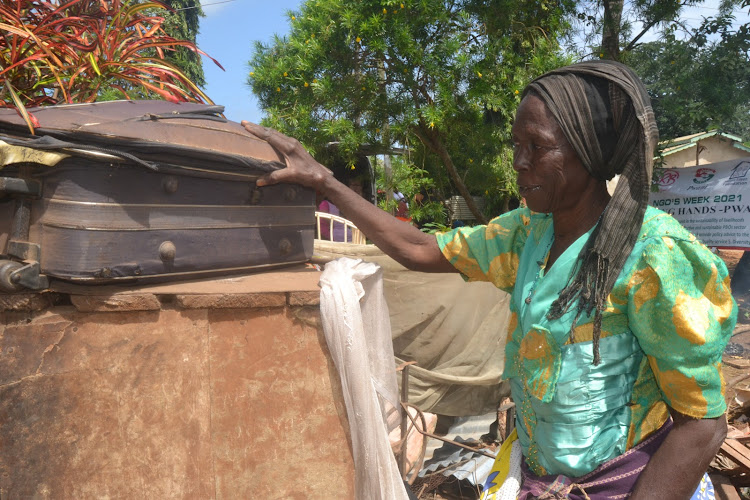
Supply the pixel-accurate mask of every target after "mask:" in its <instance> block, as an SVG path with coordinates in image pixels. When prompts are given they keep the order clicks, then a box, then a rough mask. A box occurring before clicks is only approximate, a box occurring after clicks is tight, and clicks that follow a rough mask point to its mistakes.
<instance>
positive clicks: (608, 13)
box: [602, 0, 624, 61]
mask: <svg viewBox="0 0 750 500" xmlns="http://www.w3.org/2000/svg"><path fill="white" fill-rule="evenodd" d="M623 3H624V0H604V25H603V26H602V53H603V54H604V58H605V59H611V60H613V61H619V60H620V28H621V26H622V8H623Z"/></svg>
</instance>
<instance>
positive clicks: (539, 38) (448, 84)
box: [248, 0, 570, 221]
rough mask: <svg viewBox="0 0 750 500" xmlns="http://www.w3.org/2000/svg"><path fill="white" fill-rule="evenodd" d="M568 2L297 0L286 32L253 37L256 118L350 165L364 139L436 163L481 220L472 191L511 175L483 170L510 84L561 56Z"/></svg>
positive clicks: (502, 123) (514, 90) (495, 152)
mask: <svg viewBox="0 0 750 500" xmlns="http://www.w3.org/2000/svg"><path fill="white" fill-rule="evenodd" d="M569 10H570V5H569V4H566V3H560V2H558V1H555V0H553V1H548V0H542V1H539V2H524V1H523V0H456V1H446V0H402V1H399V0H347V1H344V0H307V1H305V2H304V3H303V4H302V6H301V7H300V11H299V12H290V13H289V19H290V22H291V32H290V34H289V36H288V37H287V38H282V37H276V38H275V39H274V40H273V42H272V43H271V44H270V45H264V44H262V43H257V44H256V46H255V53H254V55H253V58H252V60H251V61H250V67H251V70H252V71H251V73H250V78H249V79H248V83H249V85H250V86H251V88H252V90H253V92H254V93H255V94H256V95H257V96H258V99H259V102H260V104H261V106H262V107H263V108H264V109H265V110H266V112H267V114H268V115H267V118H266V119H265V120H264V122H265V123H266V124H267V125H269V126H272V127H274V128H277V129H279V130H281V131H283V132H285V133H287V134H290V135H293V136H295V137H297V138H298V139H300V141H301V142H303V144H305V145H306V146H307V147H308V148H309V149H311V151H312V152H313V153H314V154H316V156H318V157H320V156H322V155H324V154H326V150H325V145H326V144H327V143H329V142H331V141H337V142H338V144H339V148H338V151H339V153H340V154H344V155H348V157H349V158H350V161H353V158H354V156H355V155H356V153H357V152H358V151H359V150H360V149H361V148H362V146H363V145H365V144H366V145H369V146H370V149H373V148H374V149H376V150H378V151H379V152H380V153H385V152H388V151H390V149H391V148H392V146H394V145H400V146H403V147H406V148H407V149H408V150H410V151H411V152H412V157H416V158H420V157H422V158H426V157H430V158H432V159H433V161H434V162H435V163H437V164H439V165H440V167H441V170H442V171H443V172H444V173H445V174H446V175H447V177H448V178H449V179H450V183H451V185H452V186H453V187H454V188H455V189H456V190H457V191H458V192H459V193H460V194H461V195H462V196H463V197H464V198H465V199H466V201H467V203H468V204H469V206H470V208H471V210H472V212H473V213H474V215H475V217H476V218H477V219H478V220H480V221H486V218H485V216H484V214H482V213H480V212H479V210H478V209H477V207H476V206H475V205H474V203H473V199H472V197H471V195H472V194H482V193H483V192H484V191H485V189H486V188H487V187H488V186H491V185H492V184H493V183H494V182H498V183H499V182H507V179H508V178H513V177H514V176H513V175H502V176H499V177H498V176H496V175H495V171H496V170H497V168H495V169H494V170H493V167H497V166H498V161H499V160H498V159H499V158H505V159H507V158H509V155H507V154H503V151H505V152H506V153H507V150H508V149H507V148H508V145H509V143H510V140H509V130H510V125H511V121H512V117H513V115H514V112H515V108H516V106H517V104H518V100H519V95H518V94H519V92H520V90H521V89H522V88H523V87H524V85H525V84H526V83H527V82H528V80H529V79H530V78H531V77H533V76H536V75H539V74H541V73H543V72H544V71H546V70H548V69H550V68H552V67H556V66H559V65H560V64H561V63H562V62H563V58H562V57H561V55H560V53H559V51H558V50H557V49H558V46H557V42H556V37H557V35H558V34H559V33H560V32H561V31H563V30H564V29H565V28H566V25H565V24H564V22H563V17H564V15H565V13H566V12H568V11H569ZM423 163H424V164H425V165H426V164H429V163H432V162H423ZM510 169H511V163H510V162H509V161H504V162H503V163H502V164H501V165H500V169H499V170H500V171H502V172H504V173H506V174H507V173H509V171H510ZM473 176H476V177H478V178H479V182H476V183H471V182H469V179H471V178H472V177H473ZM513 186H514V184H513V182H511V183H510V185H506V186H503V189H505V190H506V192H512V190H513V189H514V187H513Z"/></svg>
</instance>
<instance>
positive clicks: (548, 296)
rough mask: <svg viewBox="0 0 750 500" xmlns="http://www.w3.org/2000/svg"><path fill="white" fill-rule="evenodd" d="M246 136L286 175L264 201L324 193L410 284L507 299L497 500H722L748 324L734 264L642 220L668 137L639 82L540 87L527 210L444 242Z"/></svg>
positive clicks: (658, 222)
mask: <svg viewBox="0 0 750 500" xmlns="http://www.w3.org/2000/svg"><path fill="white" fill-rule="evenodd" d="M245 127H246V129H247V130H248V131H249V132H251V133H253V134H255V135H257V136H258V137H260V138H262V139H264V140H266V141H268V143H269V144H271V145H272V146H273V147H274V148H275V149H276V150H277V151H278V152H279V154H280V155H281V156H282V157H283V158H284V160H285V161H286V165H287V168H285V169H281V170H277V171H275V172H273V173H271V174H268V175H266V176H265V177H263V178H261V179H259V180H258V185H260V186H263V185H268V184H274V183H277V182H294V183H299V184H302V185H305V186H309V187H312V188H315V189H318V190H320V191H321V192H323V193H324V194H325V195H326V196H328V197H329V198H330V199H331V200H333V201H334V202H335V203H336V204H337V205H338V206H340V207H342V208H343V209H344V210H345V212H346V213H347V215H348V216H349V217H350V218H351V219H352V220H353V221H354V223H355V224H356V225H357V226H358V227H359V228H360V229H361V230H362V231H363V232H364V233H365V234H366V235H367V236H368V238H370V239H371V240H372V241H373V242H374V243H375V244H376V245H377V246H378V247H379V248H380V249H381V250H383V251H384V252H385V253H387V254H388V255H390V256H391V257H393V258H394V259H395V260H397V261H398V262H400V263H401V264H403V265H404V266H405V267H407V268H409V269H414V270H418V271H425V272H459V273H461V274H462V275H463V276H464V278H465V279H467V280H482V281H490V282H492V283H493V284H494V285H495V286H497V287H498V288H501V289H503V290H506V291H507V292H508V293H510V294H511V301H510V303H511V306H510V310H511V321H510V326H509V328H508V332H507V341H506V348H505V361H504V363H505V365H504V376H505V377H506V378H508V379H509V381H510V385H511V391H512V396H513V400H514V401H515V404H516V433H515V434H513V435H512V436H511V438H510V439H509V440H508V442H509V443H513V444H512V445H511V446H512V447H513V448H517V449H520V453H517V454H515V453H511V454H510V455H506V454H500V456H499V457H498V462H497V463H496V465H495V468H494V469H493V472H492V473H491V474H490V476H489V477H488V478H487V481H486V482H485V487H484V493H483V495H484V497H485V498H488V499H490V498H496V496H495V495H498V494H499V492H500V490H503V488H505V487H506V486H508V487H511V486H513V487H516V490H514V492H513V493H512V496H510V497H509V498H513V497H515V498H518V499H519V500H526V499H532V498H546V499H565V498H569V499H576V500H578V499H590V500H603V499H611V498H626V497H627V498H629V499H630V500H644V499H645V500H654V499H658V500H686V499H691V498H695V499H700V498H712V488H711V485H710V480H709V479H708V476H707V475H706V474H705V472H706V469H707V467H708V464H709V462H710V461H711V459H712V458H713V457H714V456H715V454H716V452H717V450H718V449H719V447H720V445H721V443H722V442H723V439H724V437H725V435H726V429H727V426H726V418H725V415H724V412H725V410H726V404H725V400H724V383H723V378H722V373H721V358H722V352H723V350H724V347H725V346H726V344H727V341H728V339H729V337H730V336H731V334H732V330H733V328H734V325H735V322H736V319H737V306H736V304H735V302H734V300H733V298H732V295H731V292H730V289H729V277H728V273H727V269H726V266H725V265H724V263H723V262H722V261H721V260H720V259H719V258H718V257H717V256H715V255H714V254H712V253H711V251H709V250H708V249H707V248H706V247H705V246H704V245H703V244H701V243H700V242H699V241H698V240H696V238H695V237H694V236H693V235H692V234H690V233H689V232H688V231H687V230H685V229H684V228H683V227H681V226H680V224H679V223H678V222H677V221H676V220H675V219H674V218H673V217H671V216H670V215H668V214H666V213H664V212H661V211H660V210H658V209H656V208H653V207H648V193H649V189H650V184H651V173H652V166H653V165H652V162H653V156H654V149H655V146H656V143H657V141H658V131H657V128H656V123H655V120H654V115H653V110H652V108H651V103H650V100H649V97H648V94H647V92H646V89H645V87H644V85H643V83H642V82H641V81H640V80H639V79H638V77H637V76H636V75H635V74H634V73H633V71H632V70H630V69H629V68H628V67H626V66H624V65H622V64H619V63H615V62H612V61H591V62H586V63H579V64H575V65H572V66H567V67H564V68H559V69H557V70H553V71H551V72H549V73H547V74H545V75H543V76H541V77H539V78H537V79H536V80H534V81H533V82H531V83H530V84H529V85H528V86H527V87H526V89H525V90H524V91H523V93H522V100H521V103H520V105H519V107H518V110H517V113H516V117H515V121H514V123H513V127H512V141H513V144H514V159H513V168H514V169H515V171H516V173H517V175H518V186H519V190H520V194H521V196H523V197H524V198H525V200H526V204H527V206H522V207H519V208H518V209H516V210H513V211H511V212H508V213H505V214H503V215H501V216H499V217H497V218H495V219H493V220H492V221H490V223H489V224H487V225H486V226H474V227H460V228H457V229H454V230H452V231H450V232H448V233H444V234H438V235H437V236H435V235H430V234H426V233H423V232H421V231H419V230H418V229H416V228H415V227H413V226H411V225H410V224H406V223H404V222H401V221H399V220H397V219H395V218H393V217H391V216H390V215H389V214H387V213H385V212H383V211H381V210H379V209H377V208H376V207H374V206H372V205H371V204H369V203H366V202H365V201H364V200H362V199H361V197H359V196H358V195H356V194H355V193H353V192H352V191H351V190H349V189H348V188H347V187H346V186H344V185H343V184H341V183H340V182H338V181H336V180H335V179H334V178H333V177H332V176H331V175H330V173H329V172H328V171H327V169H326V168H325V167H323V166H322V165H320V164H319V163H318V162H316V161H315V160H314V159H313V158H312V157H311V156H310V155H309V154H308V153H307V152H306V151H305V150H304V148H303V147H302V146H301V145H300V144H299V142H298V141H296V140H294V139H291V138H288V137H286V136H283V135H282V134H279V133H278V132H275V131H273V130H269V129H265V128H263V127H259V126H257V125H254V124H250V123H245ZM616 174H620V180H619V182H618V184H617V188H616V189H615V191H614V194H613V195H612V196H610V194H609V193H608V192H607V188H606V181H607V180H608V179H611V178H612V177H614V175H616ZM514 457H518V463H516V462H515V459H514ZM505 460H507V461H509V462H513V463H509V462H504V461H505ZM505 471H512V473H511V472H508V476H507V477H509V479H508V480H507V481H505V482H504V479H505V478H506V475H505ZM516 473H517V474H518V476H517V477H518V478H519V479H520V487H519V486H518V485H517V484H515V483H513V482H512V481H511V480H512V479H514V477H511V476H513V474H516Z"/></svg>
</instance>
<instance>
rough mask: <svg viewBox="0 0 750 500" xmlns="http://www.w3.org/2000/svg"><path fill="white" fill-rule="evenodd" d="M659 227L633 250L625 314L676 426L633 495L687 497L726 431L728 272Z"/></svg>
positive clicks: (730, 317)
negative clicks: (634, 256)
mask: <svg viewBox="0 0 750 500" xmlns="http://www.w3.org/2000/svg"><path fill="white" fill-rule="evenodd" d="M670 220H671V219H670ZM675 224H676V223H675ZM665 226H666V227H665V228H663V233H664V234H665V236H662V237H661V238H653V239H651V240H649V241H648V242H647V244H646V245H645V247H644V248H642V249H640V250H639V254H638V255H639V256H640V259H639V262H638V263H637V265H636V266H635V271H634V273H633V279H631V281H630V285H631V286H630V294H629V306H628V309H629V311H628V316H629V322H630V326H631V330H632V331H633V332H634V333H635V335H636V336H637V337H638V342H639V344H640V345H641V348H642V349H643V351H644V353H645V354H646V355H647V357H648V362H649V365H650V367H651V371H652V373H653V375H654V379H655V382H656V384H657V385H658V387H659V391H660V396H661V398H662V401H663V402H664V403H665V404H666V405H667V407H668V408H669V412H670V414H671V415H672V420H673V421H674V426H673V428H672V430H671V431H670V432H669V434H668V435H667V437H666V438H665V440H664V441H663V443H662V445H661V446H660V447H659V449H658V450H657V452H656V453H655V454H654V455H653V457H652V458H651V460H650V461H649V463H648V465H647V466H646V468H645V469H644V471H643V472H642V473H641V476H640V478H639V479H638V482H637V483H636V487H635V490H634V491H633V495H632V496H631V497H630V498H631V499H652V498H659V499H677V500H687V499H689V498H690V497H691V495H692V494H693V492H694V491H695V489H696V488H697V487H698V485H699V483H700V480H701V477H702V476H703V474H704V473H705V472H706V470H707V469H708V465H709V463H710V462H711V459H712V458H713V457H714V456H715V454H716V452H717V451H718V449H719V447H720V446H721V443H722V441H723V440H724V437H725V436H726V429H727V423H726V417H725V416H724V412H725V411H726V403H725V400H724V380H723V377H722V373H721V359H722V353H723V351H724V347H725V346H726V344H727V342H728V340H729V338H730V337H731V335H732V331H733V329H734V325H735V322H736V318H737V306H736V304H735V301H734V300H733V298H732V294H731V291H730V289H729V276H728V272H727V269H726V266H725V265H724V263H723V262H722V261H721V260H720V259H719V258H718V257H716V256H715V255H713V254H712V253H711V252H710V251H709V250H708V249H707V248H706V247H705V246H703V245H702V244H700V243H699V242H698V241H696V240H695V238H694V237H692V236H689V237H685V234H687V232H686V231H684V230H683V229H681V228H679V227H670V225H669V221H667V223H665ZM670 233H671V234H672V235H675V236H674V237H671V236H670V237H667V236H666V234H670ZM680 233H682V235H680ZM680 236H682V237H680Z"/></svg>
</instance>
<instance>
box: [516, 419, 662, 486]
mask: <svg viewBox="0 0 750 500" xmlns="http://www.w3.org/2000/svg"><path fill="white" fill-rule="evenodd" d="M671 429H672V420H671V419H669V420H667V422H666V423H665V424H664V425H663V426H661V428H660V429H659V430H658V431H656V432H654V433H653V434H652V435H650V436H649V437H648V438H646V439H645V440H644V441H642V442H641V443H639V444H638V445H637V446H635V447H633V448H631V449H630V450H628V451H626V452H625V453H623V454H622V455H620V456H619V457H615V458H613V459H612V460H609V461H607V462H604V463H603V464H602V465H600V466H599V467H597V468H596V469H594V470H593V471H591V472H589V473H588V474H586V475H585V476H581V477H575V478H570V477H567V476H563V475H558V476H555V475H550V476H537V475H536V474H534V473H533V472H532V471H531V469H529V467H528V466H527V465H526V462H525V461H522V462H521V471H522V474H523V484H522V486H521V491H520V492H519V493H518V500H533V499H538V500H559V499H569V500H610V499H616V498H627V497H628V496H629V495H630V492H631V491H632V490H633V488H634V487H635V483H636V481H638V476H639V475H640V474H641V472H642V471H643V469H644V468H645V467H646V464H648V461H649V460H650V459H651V456H652V455H653V454H654V453H656V450H658V449H659V446H661V443H662V441H664V438H666V437H667V434H669V431H670V430H671Z"/></svg>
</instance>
